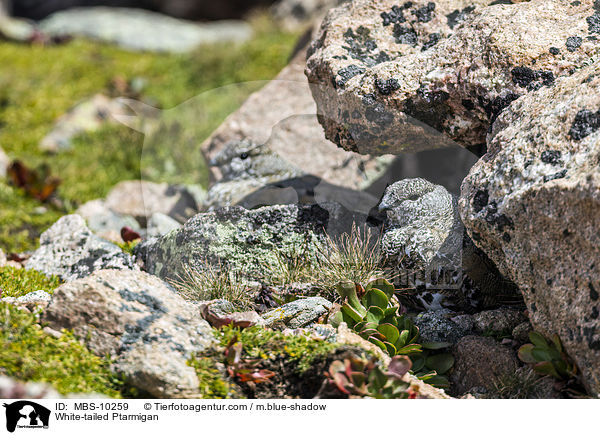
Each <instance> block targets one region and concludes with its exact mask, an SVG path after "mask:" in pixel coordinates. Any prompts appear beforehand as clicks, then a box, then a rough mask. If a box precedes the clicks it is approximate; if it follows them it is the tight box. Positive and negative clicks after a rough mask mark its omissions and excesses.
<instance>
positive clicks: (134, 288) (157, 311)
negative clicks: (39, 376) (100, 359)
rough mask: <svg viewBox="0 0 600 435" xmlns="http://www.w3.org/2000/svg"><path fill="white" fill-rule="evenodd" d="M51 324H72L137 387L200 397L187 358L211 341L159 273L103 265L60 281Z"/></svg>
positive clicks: (47, 316) (194, 312) (194, 311)
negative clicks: (114, 268) (67, 280)
mask: <svg viewBox="0 0 600 435" xmlns="http://www.w3.org/2000/svg"><path fill="white" fill-rule="evenodd" d="M44 321H45V322H48V325H49V326H50V327H51V328H53V329H55V330H58V329H62V328H66V329H71V330H73V332H74V333H75V335H77V336H78V337H81V338H82V339H84V340H85V342H86V346H87V347H88V348H89V349H90V350H92V351H93V352H94V353H96V354H97V355H100V356H105V355H107V354H108V355H111V356H112V357H113V358H114V360H115V362H114V368H115V370H116V371H117V372H119V373H122V374H123V375H124V376H125V378H126V380H127V381H128V382H129V383H130V384H131V385H133V386H135V387H137V388H138V389H140V390H141V391H145V392H147V393H150V394H151V395H153V396H155V397H162V398H166V397H198V396H199V392H198V391H197V390H198V385H199V384H198V378H197V377H196V373H195V371H194V369H193V368H192V367H190V366H188V365H187V361H188V359H189V358H191V356H192V354H193V353H195V352H200V351H203V350H205V349H206V348H208V347H209V346H210V345H212V344H213V342H214V338H213V335H212V331H211V328H210V326H209V324H208V323H207V322H206V321H205V320H203V319H202V317H201V313H200V311H199V309H198V308H197V307H196V306H195V305H193V304H190V303H188V302H186V301H185V300H184V299H183V298H182V297H181V296H179V295H177V294H176V293H175V292H174V291H172V290H171V289H170V288H168V287H167V286H166V285H165V283H163V282H162V281H161V280H160V279H158V278H156V277H154V276H151V275H148V274H146V273H144V272H138V271H116V270H101V271H98V272H95V273H94V274H92V275H91V276H89V277H87V278H84V279H81V280H77V281H73V282H70V283H67V284H64V285H62V286H60V287H59V288H58V289H56V290H55V292H54V296H53V298H52V301H51V303H50V305H49V307H48V308H47V310H46V311H45V313H44Z"/></svg>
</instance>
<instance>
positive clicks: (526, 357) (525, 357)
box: [519, 343, 537, 364]
mask: <svg viewBox="0 0 600 435" xmlns="http://www.w3.org/2000/svg"><path fill="white" fill-rule="evenodd" d="M533 348H534V346H533V344H531V343H528V344H524V345H523V346H521V347H520V348H519V359H520V360H521V361H523V362H524V363H527V364H535V363H536V362H537V361H536V359H535V358H534V357H533V355H532V354H531V351H532V350H533Z"/></svg>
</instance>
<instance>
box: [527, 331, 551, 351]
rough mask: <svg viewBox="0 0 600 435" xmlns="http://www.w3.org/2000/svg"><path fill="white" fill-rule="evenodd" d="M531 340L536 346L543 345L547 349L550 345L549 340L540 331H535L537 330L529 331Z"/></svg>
mask: <svg viewBox="0 0 600 435" xmlns="http://www.w3.org/2000/svg"><path fill="white" fill-rule="evenodd" d="M529 340H530V341H531V342H532V343H533V344H534V346H536V347H541V348H544V349H546V348H547V347H548V342H547V341H546V339H545V338H544V337H543V336H542V335H541V334H539V333H537V332H535V331H531V332H530V333H529Z"/></svg>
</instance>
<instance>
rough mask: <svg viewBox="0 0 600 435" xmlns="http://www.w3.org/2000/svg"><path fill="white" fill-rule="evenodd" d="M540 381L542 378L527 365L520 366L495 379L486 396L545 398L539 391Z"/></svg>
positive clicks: (496, 397) (494, 397)
mask: <svg viewBox="0 0 600 435" xmlns="http://www.w3.org/2000/svg"><path fill="white" fill-rule="evenodd" d="M542 381H543V378H542V377H540V376H539V375H538V374H537V373H535V372H534V371H533V370H531V369H530V368H529V367H521V368H519V369H517V371H516V372H514V373H510V374H505V375H502V376H500V377H499V378H498V379H496V380H495V381H494V387H493V388H492V389H491V391H490V392H489V393H488V394H487V396H489V397H490V398H492V399H545V398H546V397H544V396H543V392H542V391H540V383H541V382H542Z"/></svg>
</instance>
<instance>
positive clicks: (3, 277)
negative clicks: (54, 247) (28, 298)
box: [0, 267, 61, 298]
mask: <svg viewBox="0 0 600 435" xmlns="http://www.w3.org/2000/svg"><path fill="white" fill-rule="evenodd" d="M60 284H61V280H60V278H58V277H56V276H51V277H47V276H46V275H44V274H43V273H41V272H38V271H37V270H26V269H16V268H14V267H0V297H3V298H6V297H14V298H18V297H21V296H25V295H26V294H27V293H31V292H35V291H38V290H43V291H45V292H47V293H50V294H52V293H53V292H54V289H55V288H56V287H58V286H59V285H60Z"/></svg>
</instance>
